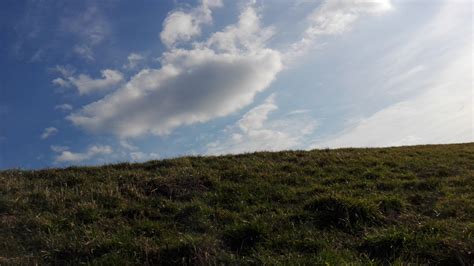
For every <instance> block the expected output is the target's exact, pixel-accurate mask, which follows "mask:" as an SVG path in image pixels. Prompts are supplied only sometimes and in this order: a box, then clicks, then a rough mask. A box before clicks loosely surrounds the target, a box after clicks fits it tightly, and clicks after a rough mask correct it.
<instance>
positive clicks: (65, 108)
mask: <svg viewBox="0 0 474 266" xmlns="http://www.w3.org/2000/svg"><path fill="white" fill-rule="evenodd" d="M54 109H55V110H61V111H63V112H68V111H71V110H72V105H70V104H68V103H64V104H59V105H56V106H55V107H54Z"/></svg>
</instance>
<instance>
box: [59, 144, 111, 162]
mask: <svg viewBox="0 0 474 266" xmlns="http://www.w3.org/2000/svg"><path fill="white" fill-rule="evenodd" d="M52 149H53V147H52ZM53 151H55V152H59V154H58V155H57V156H56V157H55V162H56V163H63V162H72V163H78V162H82V161H86V160H89V159H92V158H94V157H96V156H99V155H107V154H111V153H112V148H111V147H110V146H107V145H105V146H103V145H94V146H90V147H89V148H88V149H87V150H86V151H85V152H82V153H75V152H71V151H69V150H64V149H56V150H55V149H53Z"/></svg>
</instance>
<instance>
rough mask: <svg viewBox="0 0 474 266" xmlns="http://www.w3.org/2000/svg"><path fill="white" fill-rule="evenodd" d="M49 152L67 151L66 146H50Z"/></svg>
mask: <svg viewBox="0 0 474 266" xmlns="http://www.w3.org/2000/svg"><path fill="white" fill-rule="evenodd" d="M50 148H51V150H52V151H54V152H57V153H60V152H63V151H67V150H69V147H68V146H60V145H51V147H50Z"/></svg>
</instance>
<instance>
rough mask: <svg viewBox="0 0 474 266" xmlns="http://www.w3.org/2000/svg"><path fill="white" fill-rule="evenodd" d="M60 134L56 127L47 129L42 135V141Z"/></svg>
mask: <svg viewBox="0 0 474 266" xmlns="http://www.w3.org/2000/svg"><path fill="white" fill-rule="evenodd" d="M56 133H58V129H57V128H55V127H47V128H45V129H44V131H43V133H42V134H41V136H40V138H41V139H47V138H49V137H51V136H53V135H55V134H56Z"/></svg>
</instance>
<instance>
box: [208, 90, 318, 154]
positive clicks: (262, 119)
mask: <svg viewBox="0 0 474 266" xmlns="http://www.w3.org/2000/svg"><path fill="white" fill-rule="evenodd" d="M276 109H278V107H277V106H276V104H275V100H274V96H273V95H272V96H270V97H268V98H267V99H266V100H265V102H264V103H262V104H261V105H258V106H257V107H254V108H253V109H251V110H250V111H248V112H247V113H246V114H244V115H243V117H242V118H241V119H240V120H239V121H238V122H237V123H236V124H235V125H234V126H231V127H229V128H227V129H226V130H225V133H226V134H225V137H224V139H220V140H217V141H214V142H211V143H209V144H208V145H207V149H208V150H207V152H206V153H208V154H227V153H242V152H252V151H278V150H285V149H293V148H298V147H300V146H301V145H302V144H303V143H302V141H303V139H304V138H305V137H306V136H307V135H309V134H311V133H312V132H313V131H314V129H315V128H316V126H317V123H316V122H315V121H314V120H312V119H310V118H309V117H306V116H300V117H298V119H276V120H269V118H268V116H269V114H270V113H271V112H272V111H274V110H276ZM295 115H296V114H295Z"/></svg>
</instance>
